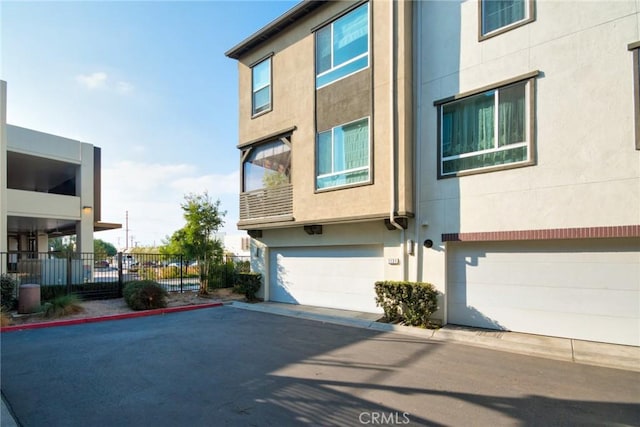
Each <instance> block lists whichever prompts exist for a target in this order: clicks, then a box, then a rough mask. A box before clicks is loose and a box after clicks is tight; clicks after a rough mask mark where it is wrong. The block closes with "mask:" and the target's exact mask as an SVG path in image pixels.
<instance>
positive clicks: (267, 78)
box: [251, 58, 271, 115]
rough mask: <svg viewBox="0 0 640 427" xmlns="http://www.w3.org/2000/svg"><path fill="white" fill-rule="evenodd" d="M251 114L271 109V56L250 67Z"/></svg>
mask: <svg viewBox="0 0 640 427" xmlns="http://www.w3.org/2000/svg"><path fill="white" fill-rule="evenodd" d="M251 80H252V87H253V90H252V114H253V115H256V114H260V113H262V112H264V111H269V110H270V109H271V58H267V59H265V60H264V61H262V62H259V63H258V64H256V65H254V66H253V68H252V69H251Z"/></svg>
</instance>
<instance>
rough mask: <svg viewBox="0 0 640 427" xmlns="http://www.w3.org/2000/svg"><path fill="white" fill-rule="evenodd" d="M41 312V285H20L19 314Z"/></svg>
mask: <svg viewBox="0 0 640 427" xmlns="http://www.w3.org/2000/svg"><path fill="white" fill-rule="evenodd" d="M38 310H40V285H34V284H24V285H20V288H19V294H18V313H20V314H28V313H36V312H37V311H38Z"/></svg>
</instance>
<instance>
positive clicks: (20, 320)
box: [2, 288, 245, 326]
mask: <svg viewBox="0 0 640 427" xmlns="http://www.w3.org/2000/svg"><path fill="white" fill-rule="evenodd" d="M244 299H245V297H244V295H242V294H237V293H234V292H233V289H232V288H221V289H213V290H211V291H209V295H207V296H206V297H202V296H199V295H198V293H197V292H185V293H177V292H170V293H169V296H168V298H167V307H184V306H192V305H201V304H210V303H212V302H228V301H243V300H244ZM79 305H80V306H81V307H82V311H81V312H80V313H76V314H71V315H67V316H63V317H55V318H46V317H44V316H43V315H42V313H34V314H18V313H17V311H15V310H14V311H10V312H9V313H7V314H8V316H7V317H8V321H9V324H6V325H5V324H4V323H3V325H2V326H11V325H23V324H27V323H43V322H49V321H58V320H61V319H63V320H67V319H85V318H91V317H103V316H110V315H114V314H125V313H134V312H135V311H134V310H132V309H131V308H129V306H128V305H127V303H126V302H125V301H124V298H114V299H106V300H96V301H81V302H80V303H79Z"/></svg>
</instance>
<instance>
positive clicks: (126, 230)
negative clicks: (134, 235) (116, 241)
mask: <svg viewBox="0 0 640 427" xmlns="http://www.w3.org/2000/svg"><path fill="white" fill-rule="evenodd" d="M124 215H125V216H124V234H125V237H124V250H125V251H126V250H127V249H129V211H125V214H124Z"/></svg>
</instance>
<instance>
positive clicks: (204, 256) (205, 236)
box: [162, 191, 227, 294]
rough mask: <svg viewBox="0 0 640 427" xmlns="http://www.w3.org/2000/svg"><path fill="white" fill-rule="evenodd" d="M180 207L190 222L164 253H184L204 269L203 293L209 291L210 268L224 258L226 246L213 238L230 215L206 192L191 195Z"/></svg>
mask: <svg viewBox="0 0 640 427" xmlns="http://www.w3.org/2000/svg"><path fill="white" fill-rule="evenodd" d="M184 199H185V201H184V203H182V204H181V205H180V207H181V208H182V210H183V212H184V213H183V216H184V219H185V221H186V224H185V226H184V227H182V228H181V229H180V230H177V231H176V232H174V233H173V235H172V236H171V237H170V238H169V239H168V241H166V242H165V247H164V248H163V251H162V252H163V253H173V254H175V253H181V254H183V255H184V256H185V257H186V258H187V259H188V260H196V261H197V262H198V267H199V269H200V293H201V294H206V293H207V289H208V279H209V268H210V266H211V263H212V262H215V260H216V259H218V258H219V259H221V258H222V251H223V249H222V244H221V243H220V242H219V241H217V240H216V239H214V238H213V235H214V233H215V232H217V231H218V229H219V228H220V227H221V226H222V225H223V224H224V221H223V219H222V218H223V217H224V216H225V215H226V214H227V212H226V211H221V210H220V200H216V201H215V202H214V201H213V200H212V199H211V197H210V196H209V193H207V192H206V191H205V192H204V194H194V193H189V194H187V195H185V197H184Z"/></svg>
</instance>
